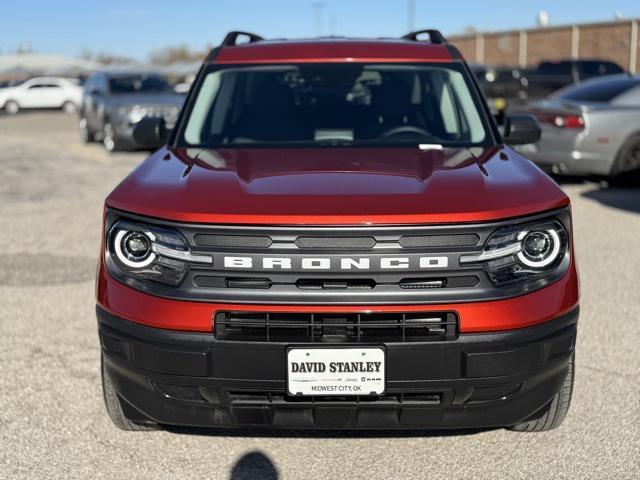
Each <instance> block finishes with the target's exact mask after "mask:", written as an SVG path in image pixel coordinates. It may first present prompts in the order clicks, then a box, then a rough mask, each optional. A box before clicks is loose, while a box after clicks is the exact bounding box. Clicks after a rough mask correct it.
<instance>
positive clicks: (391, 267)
mask: <svg viewBox="0 0 640 480" xmlns="http://www.w3.org/2000/svg"><path fill="white" fill-rule="evenodd" d="M243 37H245V38H246V39H247V41H245V42H244V43H240V42H239V41H238V40H239V39H240V38H243ZM134 137H135V139H136V141H137V142H138V143H139V144H140V145H141V146H144V147H145V148H150V147H156V148H159V149H158V150H157V151H156V152H155V153H154V154H153V155H151V156H150V157H149V158H148V159H147V160H145V161H144V162H142V164H140V165H139V166H138V167H137V168H136V169H135V170H134V171H133V172H132V173H131V174H130V175H129V176H128V177H127V178H126V179H125V180H124V181H123V182H122V183H121V184H120V185H119V186H118V187H117V188H116V189H115V190H114V191H113V192H112V193H111V194H110V195H109V197H108V198H107V199H106V204H105V212H104V235H103V249H102V254H101V258H100V264H99V271H98V275H97V316H98V326H99V335H100V342H101V352H102V378H103V389H104V398H105V403H106V408H107V412H108V413H109V415H110V417H111V419H112V420H113V422H114V423H115V424H116V425H117V426H118V427H120V428H123V429H128V430H144V429H149V428H157V427H158V426H161V425H184V426H222V427H232V426H251V427H269V428H330V429H340V428H345V429H356V428H358V429H379V428H380V429H382V428H384V429H399V428H432V427H433V428H456V427H493V426H506V427H510V428H512V429H515V430H520V431H540V430H548V429H551V428H554V427H557V426H558V425H559V424H560V423H561V422H562V421H563V419H564V417H565V415H566V413H567V410H568V408H569V403H570V400H571V392H572V387H573V371H574V370H573V369H574V346H575V338H576V325H577V320H578V278H577V273H576V264H575V257H574V255H573V244H572V226H571V213H570V206H569V199H568V198H567V197H566V196H565V195H564V193H563V192H562V191H561V190H560V189H559V188H558V187H557V186H556V184H555V183H554V182H553V181H552V180H551V179H550V178H549V177H547V176H546V175H545V174H544V173H542V172H541V171H540V170H539V169H538V168H537V167H536V166H535V165H533V164H532V163H530V162H529V161H528V160H526V159H524V158H523V157H522V156H520V155H519V154H518V153H517V152H516V151H514V150H513V149H512V148H510V147H509V146H508V145H510V144H511V145H513V144H523V143H531V142H535V141H537V140H538V139H539V137H540V129H539V127H538V126H537V124H536V123H535V120H533V119H532V118H531V117H528V116H524V115H520V116H512V117H509V118H508V119H507V121H506V124H505V131H504V135H501V133H500V132H499V131H498V129H497V128H496V125H495V123H494V121H493V120H492V118H491V116H490V114H489V111H488V108H487V106H486V102H485V101H484V99H483V97H482V95H481V93H480V90H479V88H478V86H477V83H476V81H475V80H474V77H473V75H472V74H471V72H470V70H469V67H468V66H467V64H466V63H465V61H464V60H463V58H462V57H461V55H460V53H459V52H458V50H457V49H456V48H455V47H453V46H452V45H450V44H448V43H447V42H446V40H445V39H444V38H443V36H442V35H441V34H440V33H439V32H438V31H435V30H425V31H420V32H414V33H411V34H409V35H407V36H405V37H403V38H401V39H378V40H359V39H340V38H331V39H313V40H296V41H293V40H279V41H268V40H264V39H262V38H261V37H259V36H257V35H254V34H247V33H243V32H232V33H230V34H229V35H227V37H226V38H225V40H224V41H223V43H222V45H221V46H219V47H218V48H214V49H213V50H212V51H211V53H210V55H209V56H208V57H207V59H206V60H205V62H204V64H203V65H202V67H201V69H200V71H199V73H198V76H197V79H196V81H195V83H194V85H193V87H192V89H191V91H190V93H189V95H188V98H187V100H186V103H185V105H184V107H183V109H182V112H181V114H180V117H179V119H178V121H177V123H176V126H175V128H174V129H172V130H171V131H169V130H168V129H167V128H166V125H165V124H164V121H163V119H161V118H157V119H156V118H150V117H147V118H145V119H143V120H142V121H141V122H140V123H139V124H138V126H137V127H136V130H135V132H134Z"/></svg>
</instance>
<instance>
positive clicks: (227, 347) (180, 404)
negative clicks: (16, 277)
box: [97, 307, 578, 429]
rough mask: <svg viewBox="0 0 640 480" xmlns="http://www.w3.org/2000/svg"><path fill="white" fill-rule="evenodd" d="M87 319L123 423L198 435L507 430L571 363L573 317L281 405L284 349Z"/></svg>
mask: <svg viewBox="0 0 640 480" xmlns="http://www.w3.org/2000/svg"><path fill="white" fill-rule="evenodd" d="M97 316H98V325H99V334H100V340H101V346H102V354H103V356H104V361H105V365H106V368H107V371H108V372H109V374H110V376H111V377H112V380H113V383H114V385H115V387H116V390H117V392H118V394H119V395H120V397H121V398H122V399H123V400H124V405H125V410H126V412H127V415H129V416H130V417H132V418H134V419H135V418H139V419H144V418H145V417H146V418H151V419H152V420H155V421H156V422H158V423H161V424H168V425H184V426H207V427H240V426H251V427H269V428H331V429H340V428H346V429H384V428H389V429H399V428H462V427H466V428H468V427H493V426H507V425H513V424H516V423H519V422H521V421H522V420H524V419H526V418H529V417H530V416H532V415H534V414H535V413H536V412H538V411H540V410H541V409H542V408H543V407H544V406H545V405H547V404H548V403H549V402H550V401H551V399H552V398H553V396H554V395H555V394H556V393H557V392H558V390H559V389H560V386H561V384H562V381H563V380H564V377H565V376H566V373H567V371H568V366H569V360H570V358H571V355H572V354H573V351H574V346H575V338H576V328H577V319H578V309H577V308H575V309H574V310H572V311H570V312H569V313H567V314H564V315H562V316H560V317H557V318H555V319H553V320H551V321H549V322H545V323H543V324H540V325H538V326H534V327H529V328H522V329H516V330H510V331H504V332H497V333H480V334H471V333H463V334H461V335H459V336H458V338H457V339H456V340H450V341H442V342H437V341H434V342H425V343H410V344H407V343H387V344H386V345H385V347H386V352H387V354H386V355H387V357H386V362H387V363H386V365H387V367H386V368H387V382H386V385H387V389H386V393H385V395H384V396H383V397H380V398H368V397H357V398H356V397H345V398H335V397H334V398H323V397H307V398H304V397H303V398H298V397H296V398H291V397H288V396H287V395H286V393H285V392H286V383H285V370H286V367H285V361H286V349H287V347H288V344H286V343H249V342H221V341H217V340H216V339H214V337H213V334H212V333H193V332H189V333H185V332H177V331H170V330H164V329H159V328H152V327H148V326H143V325H139V324H136V323H131V322H128V321H126V320H123V319H121V318H119V317H117V316H114V315H112V314H111V313H108V312H106V311H105V310H103V309H102V308H100V307H98V308H97ZM297 346H300V345H297ZM327 346H328V345H327ZM358 346H362V344H359V345H358Z"/></svg>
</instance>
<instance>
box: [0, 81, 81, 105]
mask: <svg viewBox="0 0 640 480" xmlns="http://www.w3.org/2000/svg"><path fill="white" fill-rule="evenodd" d="M81 101H82V87H80V86H79V85H78V84H77V83H76V82H74V81H73V80H71V79H67V78H58V77H35V78H31V79H29V80H27V81H26V82H24V83H21V84H20V85H16V86H15V87H8V88H1V89H0V108H4V110H5V112H7V113H10V114H16V113H18V112H19V111H20V110H22V109H27V108H61V109H62V110H63V111H64V112H66V113H73V112H75V111H76V109H77V108H78V106H79V105H80V102H81Z"/></svg>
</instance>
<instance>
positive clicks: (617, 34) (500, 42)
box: [450, 19, 640, 72]
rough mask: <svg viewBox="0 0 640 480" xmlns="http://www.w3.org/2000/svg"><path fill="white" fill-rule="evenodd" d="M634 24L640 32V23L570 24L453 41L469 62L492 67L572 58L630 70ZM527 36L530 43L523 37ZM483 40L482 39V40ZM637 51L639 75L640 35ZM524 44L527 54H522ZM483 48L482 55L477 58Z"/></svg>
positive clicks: (461, 37) (451, 38) (458, 36)
mask: <svg viewBox="0 0 640 480" xmlns="http://www.w3.org/2000/svg"><path fill="white" fill-rule="evenodd" d="M632 22H636V24H637V25H638V30H640V20H637V19H636V20H621V21H618V22H606V23H592V24H583V25H574V26H571V25H567V26H561V27H545V28H535V29H529V30H522V31H520V30H511V31H505V32H492V33H478V34H470V35H456V36H452V37H450V41H451V42H452V43H453V44H454V45H456V46H457V47H458V48H459V49H460V51H461V52H462V54H463V55H464V56H465V58H467V59H468V60H469V61H476V62H482V63H486V64H488V65H496V66H500V65H519V64H520V61H521V60H523V61H524V63H525V65H526V66H528V67H533V66H536V65H537V64H538V63H539V62H541V61H542V60H559V59H562V58H571V57H572V56H573V55H574V54H577V57H578V58H602V59H605V60H611V61H614V62H616V63H618V64H619V65H620V66H621V67H623V68H625V69H629V68H630V67H631V65H630V56H631V54H632V51H631V29H632ZM522 33H524V34H526V41H525V42H521V41H520V35H521V34H522ZM479 37H480V38H479ZM637 43H638V45H637V48H636V57H637V60H636V65H635V67H636V68H635V70H636V72H638V71H640V33H638V41H637ZM522 45H524V48H525V49H526V51H524V52H520V48H521V47H522ZM478 46H480V47H481V48H480V50H481V52H480V55H479V56H478V55H477V52H478V48H477V47H478Z"/></svg>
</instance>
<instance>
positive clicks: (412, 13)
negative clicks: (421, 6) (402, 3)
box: [407, 0, 416, 32]
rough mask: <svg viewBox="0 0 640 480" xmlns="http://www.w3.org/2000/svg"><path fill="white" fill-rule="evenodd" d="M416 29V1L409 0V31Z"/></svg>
mask: <svg viewBox="0 0 640 480" xmlns="http://www.w3.org/2000/svg"><path fill="white" fill-rule="evenodd" d="M415 29H416V0H407V30H408V31H410V32H413V31H414V30H415Z"/></svg>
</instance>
